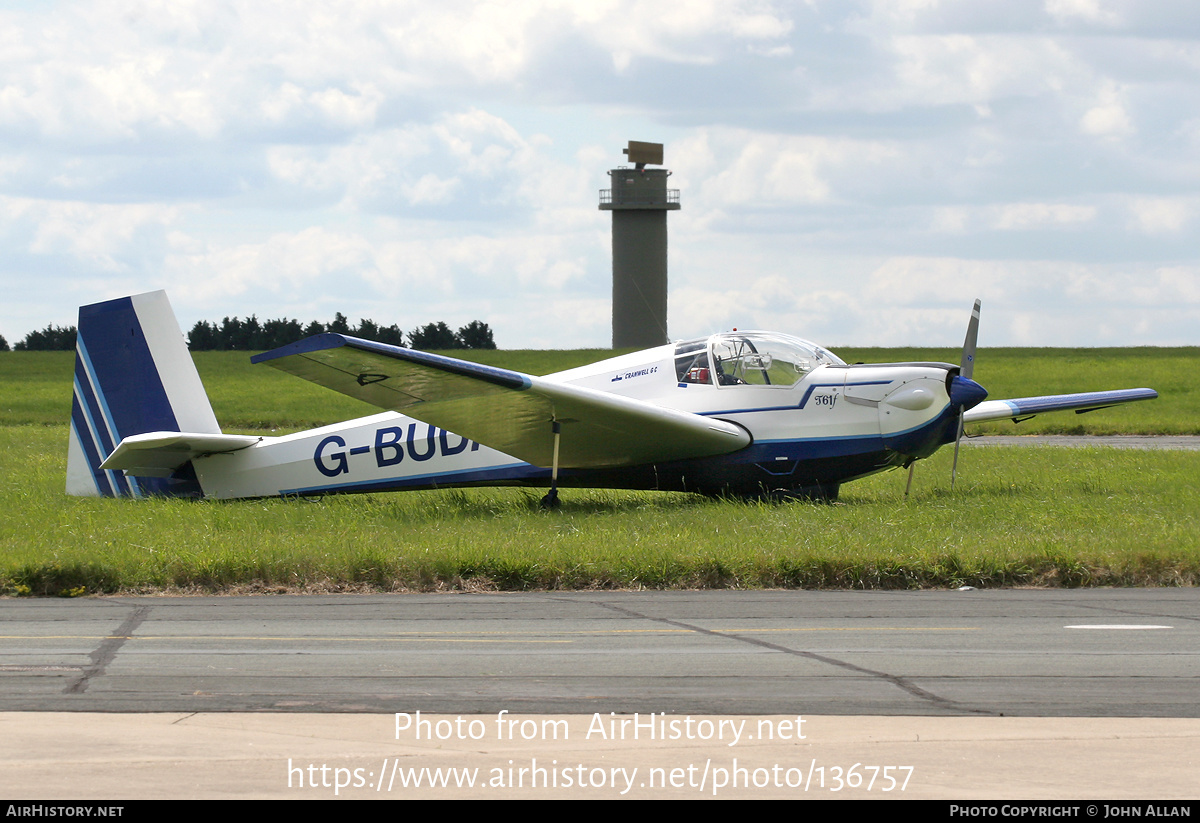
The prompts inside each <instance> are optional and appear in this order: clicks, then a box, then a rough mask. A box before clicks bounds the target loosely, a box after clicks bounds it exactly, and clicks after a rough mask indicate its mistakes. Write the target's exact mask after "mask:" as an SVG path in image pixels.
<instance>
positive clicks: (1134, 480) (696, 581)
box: [0, 349, 1200, 595]
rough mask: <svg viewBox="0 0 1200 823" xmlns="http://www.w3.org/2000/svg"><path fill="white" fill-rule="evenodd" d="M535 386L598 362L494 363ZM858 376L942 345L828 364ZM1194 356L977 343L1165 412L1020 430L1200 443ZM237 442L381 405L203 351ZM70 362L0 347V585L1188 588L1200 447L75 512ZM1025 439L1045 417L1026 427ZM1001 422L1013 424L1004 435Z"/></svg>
mask: <svg viewBox="0 0 1200 823" xmlns="http://www.w3.org/2000/svg"><path fill="white" fill-rule="evenodd" d="M480 354H481V355H486V357H480V359H481V360H485V361H486V362H490V363H494V364H496V365H504V366H507V367H510V368H517V369H520V370H523V371H530V372H535V373H538V372H540V373H544V372H548V371H555V370H558V369H562V368H568V367H571V366H574V365H579V364H582V363H586V362H590V361H591V360H593V359H597V358H598V357H601V356H604V354H606V353H603V352H487V353H480ZM839 354H841V355H842V356H843V357H846V359H847V360H850V361H851V362H853V361H856V360H863V361H881V360H883V361H892V360H910V359H912V360H915V359H937V360H948V359H953V358H954V357H955V356H956V355H955V353H954V352H951V351H938V350H934V351H915V350H913V351H897V350H884V351H880V350H857V351H854V350H839ZM1198 354H1200V352H1198V351H1197V350H1196V349H1129V350H1041V349H1010V350H999V351H997V350H989V351H988V352H987V359H986V363H983V362H981V364H980V366H979V367H978V370H977V373H976V377H977V378H978V379H979V381H980V382H981V383H983V384H984V385H985V386H987V387H988V388H989V389H990V390H991V392H992V396H993V397H1014V396H1024V395H1032V394H1049V393H1058V392H1065V391H1086V390H1091V389H1097V388H1128V387H1136V386H1150V387H1152V388H1156V389H1158V390H1159V392H1160V394H1161V395H1162V397H1161V398H1160V399H1159V400H1157V401H1151V402H1149V403H1140V404H1135V405H1132V406H1129V407H1126V408H1124V409H1110V410H1104V411H1100V412H1095V413H1091V414H1086V415H1073V414H1066V415H1057V416H1056V415H1046V416H1044V417H1040V418H1037V419H1035V420H1032V421H1028V422H1026V423H1023V424H1021V426H1020V427H1017V430H1016V431H1017V432H1018V433H1020V432H1025V431H1029V432H1033V431H1055V432H1078V431H1082V432H1085V433H1108V432H1122V433H1150V434H1153V433H1163V432H1171V433H1187V434H1196V433H1200V431H1198V429H1200V413H1198V412H1200V408H1197V405H1200V392H1198V391H1197V389H1200V376H1198V375H1197V374H1196V369H1194V368H1193V366H1194V365H1195V364H1196V362H1197V356H1198ZM196 360H197V363H198V366H199V368H200V371H201V375H202V377H203V379H204V381H205V384H206V386H207V387H208V390H209V393H210V395H211V397H212V399H213V405H214V408H215V409H216V412H217V416H218V419H219V420H221V422H222V423H223V424H224V426H225V427H226V429H227V430H232V431H261V430H262V429H264V428H277V429H278V430H281V431H282V430H292V429H296V428H307V427H310V426H314V425H319V424H324V423H329V422H335V421H337V420H341V419H346V418H349V417H354V416H360V415H363V414H369V413H373V411H374V409H373V408H371V407H368V406H365V405H363V404H360V403H358V402H357V401H352V400H349V399H347V398H343V397H341V396H339V395H336V394H334V393H332V392H328V391H326V390H323V389H320V388H319V387H315V386H311V385H309V384H307V383H305V382H304V381H301V380H297V379H295V378H292V377H289V376H287V375H283V374H280V373H277V372H275V371H274V370H271V369H264V368H252V367H250V366H249V364H248V358H247V357H246V355H245V354H244V353H242V354H238V353H229V352H212V353H204V354H200V355H197V357H196ZM70 375H71V357H70V355H69V354H66V353H35V352H20V353H17V352H13V353H0V471H2V472H3V476H4V481H3V484H2V485H0V592H3V593H6V594H35V595H45V594H90V593H100V592H117V591H151V590H164V589H166V590H177V591H205V592H210V591H347V590H373V591H380V590H382V591H392V590H439V589H473V590H482V589H496V588H499V589H528V588H588V587H763V586H770V587H775V586H782V587H840V588H880V587H883V588H917V587H945V586H960V585H974V586H1014V585H1042V586H1078V585H1195V584H1196V582H1197V580H1198V579H1200V537H1198V535H1200V522H1198V517H1197V514H1196V512H1198V511H1200V482H1198V481H1200V455H1197V454H1196V453H1185V452H1180V453H1172V452H1142V451H1118V450H1113V449H1020V450H1012V449H980V448H976V449H973V450H970V451H968V452H965V453H964V455H963V457H962V458H961V461H960V479H959V484H958V487H957V488H956V489H955V490H954V491H953V492H951V491H950V490H949V463H950V450H948V449H943V450H942V451H941V452H939V454H937V455H935V456H934V458H932V459H931V460H928V461H923V462H922V463H920V464H918V471H917V475H916V478H917V479H916V482H915V484H914V490H913V493H912V496H911V498H910V499H908V500H905V499H904V496H903V491H904V475H903V473H901V472H892V473H887V474H883V475H878V476H876V477H872V478H868V479H866V480H863V481H858V482H855V483H851V484H847V485H846V486H845V487H843V490H842V503H841V504H839V505H834V506H829V505H820V504H806V503H792V504H786V505H771V504H762V503H747V502H742V501H733V500H710V499H705V498H700V497H695V496H689V495H676V494H661V493H636V492H632V493H631V492H609V491H579V490H569V491H565V492H564V494H563V497H564V501H565V502H564V505H563V508H562V509H561V510H560V511H556V512H542V511H539V510H538V509H537V506H536V501H537V499H538V497H539V496H540V492H536V493H534V492H524V491H521V490H515V489H495V490H492V489H483V490H467V491H444V492H412V493H405V494H391V495H364V496H353V497H330V498H324V499H321V500H316V501H295V500H293V501H286V500H263V501H238V502H200V503H196V502H189V501H180V500H150V501H127V500H109V499H80V498H70V497H67V496H66V495H65V494H63V492H62V488H63V477H64V472H65V463H66V460H65V451H66V438H67V428H66V425H65V421H66V417H67V414H68V410H69V407H70V379H71V378H70ZM1035 424H1036V425H1035ZM992 427H993V428H995V429H997V430H1001V431H1005V432H1006V433H1011V432H1012V430H1013V426H1012V424H1011V423H1007V422H1005V423H1004V424H1003V426H1002V427H1001V426H995V424H993V426H992Z"/></svg>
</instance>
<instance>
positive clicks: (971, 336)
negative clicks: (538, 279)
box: [958, 300, 979, 380]
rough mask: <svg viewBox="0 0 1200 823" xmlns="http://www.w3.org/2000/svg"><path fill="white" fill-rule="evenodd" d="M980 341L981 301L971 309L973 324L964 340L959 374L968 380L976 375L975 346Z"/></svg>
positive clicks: (968, 326) (970, 325)
mask: <svg viewBox="0 0 1200 823" xmlns="http://www.w3.org/2000/svg"><path fill="white" fill-rule="evenodd" d="M978 339H979V301H978V300H976V301H975V308H973V309H971V322H970V323H968V324H967V336H966V338H965V339H964V340H963V350H962V363H961V365H960V367H959V370H958V373H959V374H961V375H962V376H963V377H965V378H967V379H968V380H969V379H970V378H971V376H972V375H973V374H974V373H975V344H976V342H977V341H978Z"/></svg>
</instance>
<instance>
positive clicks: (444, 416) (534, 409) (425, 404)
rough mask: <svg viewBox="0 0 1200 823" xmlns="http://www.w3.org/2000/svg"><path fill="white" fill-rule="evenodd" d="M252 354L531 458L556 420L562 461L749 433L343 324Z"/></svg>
mask: <svg viewBox="0 0 1200 823" xmlns="http://www.w3.org/2000/svg"><path fill="white" fill-rule="evenodd" d="M251 360H252V362H254V363H266V364H267V365H269V366H274V367H275V368H277V369H280V370H281V371H286V372H288V373H290V374H294V375H296V376H298V377H303V378H305V379H306V380H311V381H312V382H314V383H317V384H319V385H322V386H326V387H328V388H331V389H334V390H336V391H339V392H341V393H342V394H346V395H349V396H350V397H356V398H358V399H359V400H364V401H366V402H368V403H371V404H372V405H375V406H378V407H380V408H384V409H392V410H394V411H402V412H403V413H404V414H406V415H408V416H410V417H414V418H416V419H417V420H422V421H424V422H426V423H430V424H432V425H434V426H438V427H440V428H443V429H446V430H447V431H452V432H454V433H456V434H458V435H460V436H462V437H467V438H469V439H471V440H474V441H476V442H478V443H482V444H483V445H485V446H489V447H491V448H493V449H496V450H498V451H501V452H504V453H505V454H509V455H512V456H513V457H516V458H519V459H521V460H524V461H526V462H527V463H532V464H533V465H535V466H549V465H551V463H552V461H553V454H554V437H553V435H552V429H551V422H552V421H557V422H558V423H559V424H560V425H561V432H562V434H561V442H560V448H559V460H558V464H559V465H560V466H561V467H563V468H600V467H608V466H632V465H640V464H644V463H654V462H662V461H669V460H682V459H686V458H692V457H708V456H711V455H717V454H727V453H729V452H733V451H737V450H739V449H741V448H744V447H746V446H748V445H749V444H750V439H751V438H750V435H749V433H748V432H747V431H746V430H745V429H743V428H742V427H740V426H737V425H735V424H733V423H728V422H725V421H723V420H715V419H713V418H710V417H703V416H701V415H697V414H692V413H690V412H683V411H677V410H675V409H669V408H664V407H662V406H658V405H655V404H653V403H647V402H644V401H641V400H635V399H633V398H629V397H623V396H621V395H615V394H609V393H606V392H600V391H596V390H594V389H588V388H584V387H582V386H576V385H573V384H569V383H559V382H557V381H554V380H552V379H548V378H543V377H535V376H532V375H528V374H523V373H521V372H515V371H510V370H508V369H499V368H495V367H492V366H483V365H479V364H477V363H469V362H467V361H465V360H458V359H455V358H453V357H443V356H441V355H436V354H430V353H428V352H421V351H414V350H412V349H405V348H400V347H397V346H389V345H386V344H383V343H373V342H371V341H368V340H359V339H358V338H355V337H348V336H346V335H341V334H322V335H317V336H315V337H309V338H306V339H304V340H300V341H298V342H296V343H293V344H291V345H290V346H284V347H283V348H280V349H276V350H274V351H270V352H265V353H263V354H260V355H256V356H254V357H253V358H251Z"/></svg>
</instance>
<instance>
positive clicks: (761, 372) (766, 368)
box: [675, 331, 845, 386]
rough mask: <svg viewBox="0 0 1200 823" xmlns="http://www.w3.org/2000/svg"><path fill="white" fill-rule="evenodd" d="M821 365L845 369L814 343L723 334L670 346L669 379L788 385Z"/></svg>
mask: <svg viewBox="0 0 1200 823" xmlns="http://www.w3.org/2000/svg"><path fill="white" fill-rule="evenodd" d="M826 365H845V364H844V362H843V361H842V360H841V358H839V357H838V356H837V355H836V354H834V353H833V352H831V351H829V350H828V349H823V348H821V347H820V346H818V345H817V344H816V343H810V342H808V341H807V340H801V339H800V338H799V337H792V336H791V335H788V334H777V333H775V332H762V331H747V332H739V331H734V332H723V333H721V334H714V335H712V336H711V337H700V338H696V339H695V340H683V341H680V342H679V343H676V344H675V376H676V378H677V379H678V380H679V382H680V383H704V384H710V385H717V386H793V385H795V384H796V383H797V382H799V381H800V380H803V379H804V376H805V375H806V374H808V373H809V372H810V371H812V370H813V369H815V368H817V367H818V366H826Z"/></svg>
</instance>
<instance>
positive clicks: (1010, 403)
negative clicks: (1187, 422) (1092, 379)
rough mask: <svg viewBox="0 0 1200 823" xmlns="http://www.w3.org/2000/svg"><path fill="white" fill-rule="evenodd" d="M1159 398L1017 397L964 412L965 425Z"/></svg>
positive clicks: (1125, 394) (1139, 394) (1107, 394)
mask: <svg viewBox="0 0 1200 823" xmlns="http://www.w3.org/2000/svg"><path fill="white" fill-rule="evenodd" d="M1156 397H1158V392H1156V391H1154V389H1120V390H1117V391H1097V392H1083V393H1081V394H1054V395H1046V396H1044V397H1018V398H1016V399H1013V400H987V401H985V402H983V403H980V404H979V405H977V406H975V407H974V408H972V409H968V410H967V411H966V412H964V413H963V422H964V423H979V422H981V421H984V420H1003V419H1005V418H1013V419H1016V418H1022V419H1024V418H1028V417H1032V416H1033V415H1035V414H1041V413H1042V412H1054V411H1072V410H1073V411H1074V412H1075V413H1076V414H1082V413H1084V412H1088V411H1095V410H1096V409H1104V408H1108V407H1109V406H1117V405H1120V404H1122V403H1133V402H1135V401H1137V400H1153V399H1154V398H1156Z"/></svg>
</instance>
